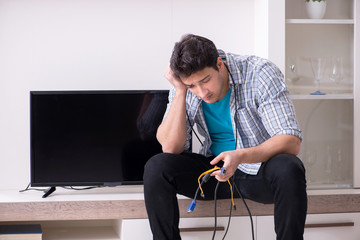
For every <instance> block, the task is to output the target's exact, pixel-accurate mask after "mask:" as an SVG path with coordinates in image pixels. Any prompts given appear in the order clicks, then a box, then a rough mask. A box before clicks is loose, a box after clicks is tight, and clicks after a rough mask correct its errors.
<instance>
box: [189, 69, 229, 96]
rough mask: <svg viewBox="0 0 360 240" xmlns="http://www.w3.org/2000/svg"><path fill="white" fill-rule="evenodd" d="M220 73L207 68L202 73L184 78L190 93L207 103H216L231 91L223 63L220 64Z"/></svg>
mask: <svg viewBox="0 0 360 240" xmlns="http://www.w3.org/2000/svg"><path fill="white" fill-rule="evenodd" d="M218 68H219V71H217V70H215V69H214V68H212V67H206V68H204V69H203V70H201V71H198V72H196V73H193V74H191V75H190V76H189V77H187V78H182V82H183V83H184V84H185V86H186V87H187V88H188V89H189V91H190V92H192V93H193V94H195V95H196V96H198V97H200V98H201V99H202V100H203V101H205V102H206V103H214V102H218V101H220V100H221V99H222V98H224V97H225V95H226V93H227V92H228V90H229V84H228V75H227V72H226V71H225V69H224V65H223V63H222V62H220V63H218Z"/></svg>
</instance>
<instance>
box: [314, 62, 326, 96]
mask: <svg viewBox="0 0 360 240" xmlns="http://www.w3.org/2000/svg"><path fill="white" fill-rule="evenodd" d="M310 61H311V68H312V71H313V74H314V78H315V83H316V85H317V90H316V91H315V92H313V93H311V95H325V94H326V93H323V92H321V91H320V81H321V78H322V76H323V73H324V70H325V66H326V58H320V57H318V58H311V59H310Z"/></svg>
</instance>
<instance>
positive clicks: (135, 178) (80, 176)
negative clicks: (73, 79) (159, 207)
mask: <svg viewBox="0 0 360 240" xmlns="http://www.w3.org/2000/svg"><path fill="white" fill-rule="evenodd" d="M167 102H168V91H167V90H149V91H31V92H30V131H31V133H30V135H31V140H30V145H31V147H30V149H31V153H30V155H31V186H95V185H96V186H115V185H122V184H142V180H143V179H142V178H143V171H144V165H145V163H146V161H147V160H148V159H149V158H150V157H151V156H153V155H155V154H157V153H160V152H161V146H160V144H159V143H158V141H157V140H156V130H157V128H158V126H159V124H160V123H161V121H162V118H163V115H164V113H165V110H166V105H167Z"/></svg>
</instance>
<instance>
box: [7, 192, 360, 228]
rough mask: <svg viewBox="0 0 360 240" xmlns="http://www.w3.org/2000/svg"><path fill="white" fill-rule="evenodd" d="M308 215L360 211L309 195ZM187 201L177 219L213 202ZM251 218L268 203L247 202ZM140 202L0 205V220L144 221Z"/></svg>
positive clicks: (221, 206)
mask: <svg viewBox="0 0 360 240" xmlns="http://www.w3.org/2000/svg"><path fill="white" fill-rule="evenodd" d="M308 200H309V206H308V213H309V214H320V213H348V212H360V195H359V194H344V195H314V196H309V197H308ZM190 202H191V200H189V199H180V200H179V209H180V215H181V217H185V218H186V217H211V216H213V215H214V211H213V208H214V203H213V201H198V202H197V206H196V208H195V210H194V212H192V213H187V212H186V209H187V207H188V205H189V204H190ZM236 204H237V210H236V211H233V212H232V214H233V215H234V216H244V215H245V216H246V215H248V213H247V211H246V209H245V207H244V205H243V203H242V202H241V200H239V199H237V200H236ZM247 204H248V206H249V208H250V210H251V214H252V215H253V216H264V215H273V205H272V204H260V203H256V202H253V201H250V200H247ZM229 207H230V200H218V208H217V209H218V212H217V213H218V216H228V214H229ZM146 217H147V215H146V210H145V204H144V201H143V200H111V201H104V200H101V201H52V202H39V201H38V202H10V203H9V202H7V203H0V221H2V222H5V221H6V222H7V221H44V220H45V221H46V220H96V219H98V220H100V219H136V218H146Z"/></svg>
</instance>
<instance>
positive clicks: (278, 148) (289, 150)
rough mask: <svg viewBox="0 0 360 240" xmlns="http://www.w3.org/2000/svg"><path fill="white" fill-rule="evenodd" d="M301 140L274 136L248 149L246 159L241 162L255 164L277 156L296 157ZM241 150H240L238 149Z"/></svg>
mask: <svg viewBox="0 0 360 240" xmlns="http://www.w3.org/2000/svg"><path fill="white" fill-rule="evenodd" d="M300 146H301V140H300V138H298V137H296V136H293V135H277V136H274V137H272V138H270V139H268V140H266V141H265V142H263V143H262V144H260V145H259V146H256V147H253V148H248V149H247V150H248V151H247V153H245V154H246V157H244V158H243V160H244V161H241V159H240V161H241V163H243V162H247V163H256V162H265V161H267V160H269V159H270V158H272V157H274V156H275V155H278V154H283V153H286V154H292V155H297V154H299V152H300ZM239 150H241V149H239Z"/></svg>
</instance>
